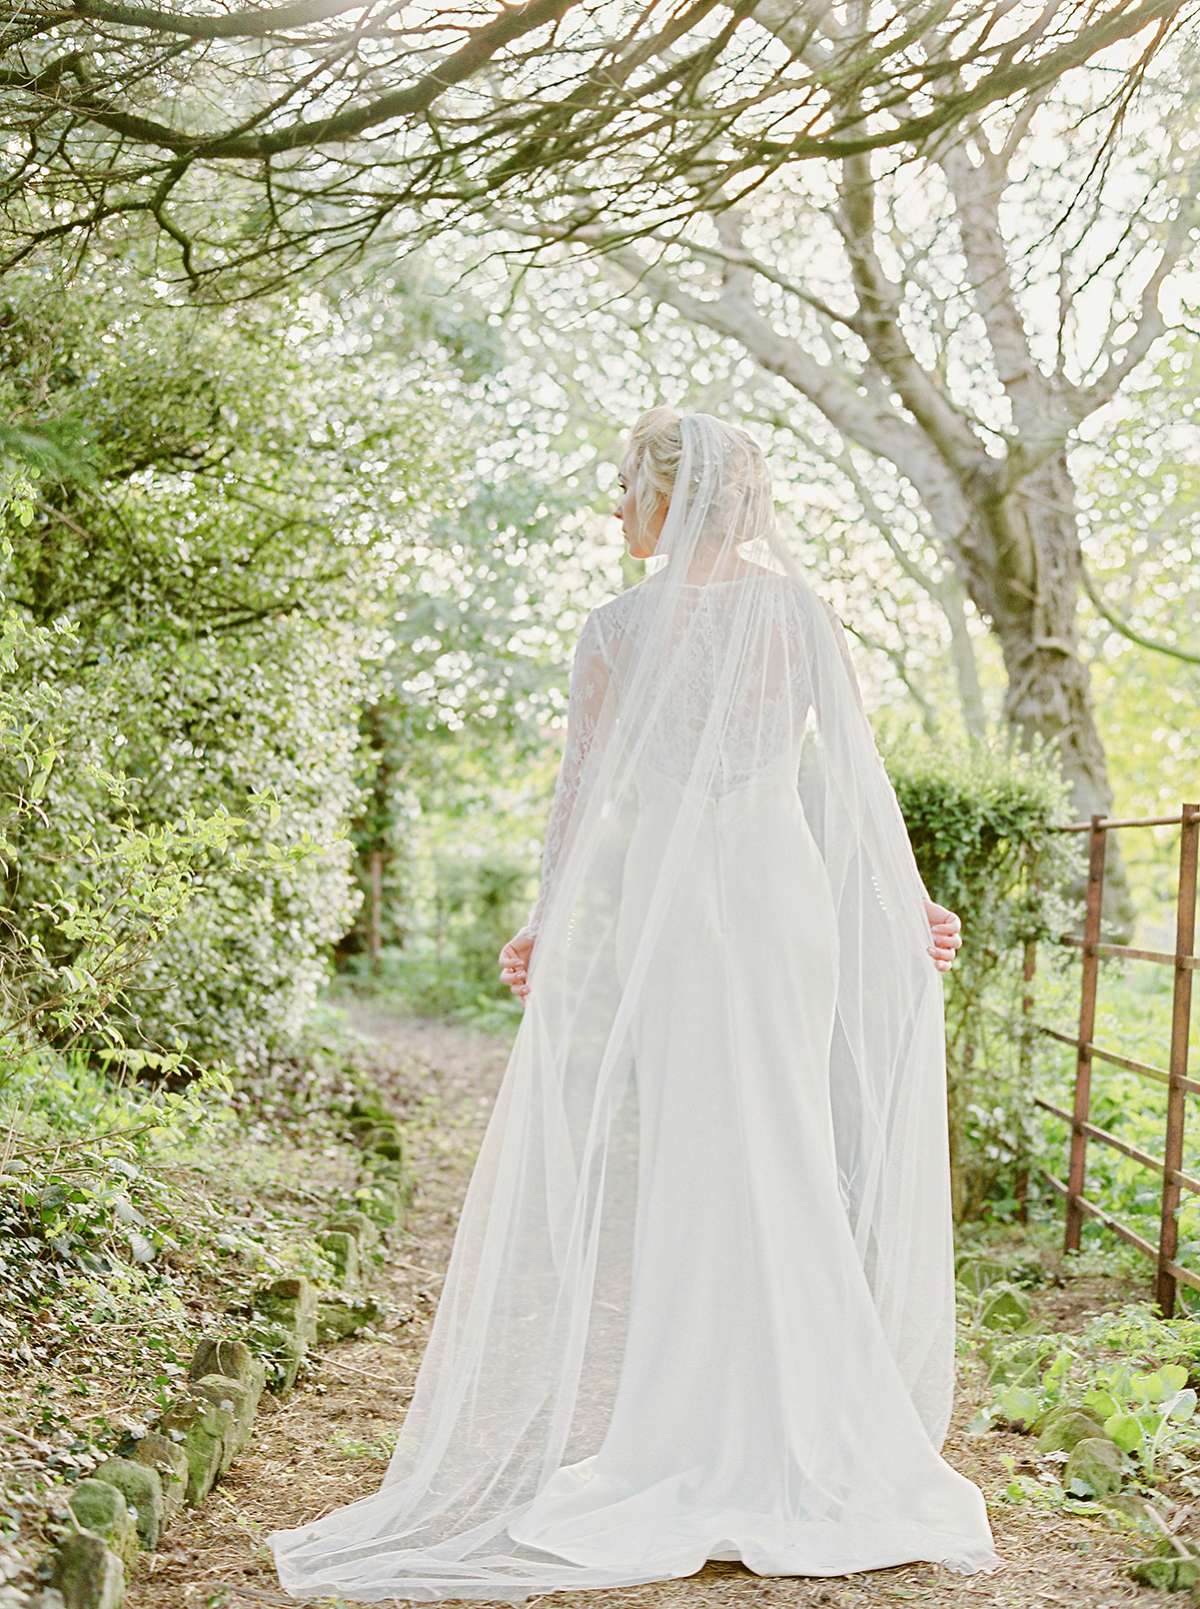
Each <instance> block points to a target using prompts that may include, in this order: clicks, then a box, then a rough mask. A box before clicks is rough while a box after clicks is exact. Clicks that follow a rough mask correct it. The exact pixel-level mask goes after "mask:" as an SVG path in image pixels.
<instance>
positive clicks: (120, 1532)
mask: <svg viewBox="0 0 1200 1609" xmlns="http://www.w3.org/2000/svg"><path fill="white" fill-rule="evenodd" d="M68 1502H69V1503H70V1505H71V1513H72V1514H74V1516H75V1518H76V1519H77V1520H78V1521H79V1523H80V1525H82V1526H83V1528H84V1530H85V1531H92V1532H94V1533H95V1535H96V1536H98V1537H99V1538H100V1540H101V1541H102V1542H103V1543H104V1545H105V1546H106V1547H108V1548H111V1549H112V1551H113V1552H114V1553H115V1554H116V1555H117V1557H118V1558H119V1559H120V1560H121V1561H122V1563H124V1564H132V1563H133V1561H134V1559H135V1558H136V1557H137V1550H138V1535H137V1516H136V1515H135V1514H131V1513H130V1512H129V1504H128V1503H127V1502H126V1501H125V1499H124V1497H123V1496H122V1494H121V1493H120V1492H119V1491H118V1490H117V1488H116V1487H115V1486H110V1485H109V1483H108V1482H107V1481H106V1480H96V1479H95V1478H92V1479H89V1480H81V1481H79V1482H77V1484H76V1485H75V1486H74V1487H72V1489H71V1496H70V1497H69V1499H68Z"/></svg>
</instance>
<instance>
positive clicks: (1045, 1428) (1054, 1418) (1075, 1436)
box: [1037, 1406, 1104, 1453]
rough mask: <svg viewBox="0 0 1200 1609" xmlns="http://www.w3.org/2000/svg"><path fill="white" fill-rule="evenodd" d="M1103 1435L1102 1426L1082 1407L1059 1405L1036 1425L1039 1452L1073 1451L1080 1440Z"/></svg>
mask: <svg viewBox="0 0 1200 1609" xmlns="http://www.w3.org/2000/svg"><path fill="white" fill-rule="evenodd" d="M1103 1436H1104V1426H1103V1425H1102V1424H1101V1423H1100V1421H1099V1420H1098V1419H1095V1418H1094V1417H1093V1416H1092V1415H1091V1414H1090V1413H1085V1412H1084V1411H1083V1409H1082V1408H1070V1407H1065V1406H1064V1407H1061V1408H1055V1409H1054V1411H1053V1412H1052V1413H1048V1414H1047V1415H1046V1417H1045V1418H1044V1419H1043V1420H1042V1422H1041V1424H1039V1426H1038V1442H1037V1448H1038V1452H1039V1453H1069V1452H1073V1451H1074V1450H1075V1448H1076V1447H1077V1446H1078V1445H1079V1443H1080V1442H1081V1441H1087V1440H1088V1439H1090V1438H1094V1437H1103Z"/></svg>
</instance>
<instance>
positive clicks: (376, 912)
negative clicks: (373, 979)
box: [367, 849, 383, 970]
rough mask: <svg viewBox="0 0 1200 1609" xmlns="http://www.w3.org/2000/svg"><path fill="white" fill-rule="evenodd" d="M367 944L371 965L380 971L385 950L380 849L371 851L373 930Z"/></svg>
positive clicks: (381, 856)
mask: <svg viewBox="0 0 1200 1609" xmlns="http://www.w3.org/2000/svg"><path fill="white" fill-rule="evenodd" d="M367 943H368V945H369V947H370V952H371V965H372V966H373V967H375V968H376V970H378V968H379V952H380V950H381V949H382V948H383V855H382V854H381V853H380V851H379V850H378V849H373V850H372V851H371V928H370V933H369V935H368V939H367Z"/></svg>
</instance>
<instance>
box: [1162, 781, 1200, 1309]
mask: <svg viewBox="0 0 1200 1609" xmlns="http://www.w3.org/2000/svg"><path fill="white" fill-rule="evenodd" d="M1180 816H1181V822H1182V825H1181V827H1180V835H1179V894H1178V898H1177V901H1176V906H1175V990H1174V998H1173V1001H1172V1007H1171V1060H1170V1062H1169V1063H1168V1068H1167V1070H1168V1072H1169V1073H1170V1075H1171V1083H1170V1086H1169V1088H1168V1090H1167V1143H1166V1148H1165V1151H1164V1156H1163V1160H1164V1162H1165V1164H1166V1167H1165V1169H1164V1172H1163V1193H1162V1224H1161V1227H1160V1229H1159V1236H1158V1282H1157V1287H1156V1291H1155V1294H1156V1296H1157V1299H1158V1305H1159V1307H1160V1308H1161V1309H1162V1314H1163V1317H1164V1318H1171V1317H1172V1315H1173V1314H1174V1312H1175V1276H1174V1274H1173V1273H1172V1272H1171V1264H1172V1263H1173V1262H1174V1261H1175V1256H1176V1253H1177V1252H1178V1250H1179V1178H1178V1174H1179V1170H1180V1169H1181V1168H1182V1167H1183V1128H1184V1100H1185V1097H1186V1093H1187V1092H1186V1090H1185V1088H1184V1086H1183V1083H1182V1080H1183V1079H1185V1078H1186V1077H1187V1070H1188V1030H1189V1028H1190V1026H1191V1020H1192V969H1191V968H1190V967H1188V966H1185V965H1184V962H1185V961H1187V960H1190V959H1191V958H1192V955H1193V952H1194V948H1195V942H1196V859H1197V848H1198V847H1200V819H1198V807H1197V806H1196V805H1194V804H1185V805H1184V806H1183V809H1182V811H1181V813H1180Z"/></svg>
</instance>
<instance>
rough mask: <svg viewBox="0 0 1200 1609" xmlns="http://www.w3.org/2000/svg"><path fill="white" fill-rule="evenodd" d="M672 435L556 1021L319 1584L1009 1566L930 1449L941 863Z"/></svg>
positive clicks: (367, 1587) (561, 959)
mask: <svg viewBox="0 0 1200 1609" xmlns="http://www.w3.org/2000/svg"><path fill="white" fill-rule="evenodd" d="M685 425H688V426H690V431H689V433H688V435H686V436H685V443H687V444H688V445H690V449H691V454H692V461H691V465H690V469H689V478H688V480H687V481H686V482H685V484H686V485H687V486H688V488H689V496H688V498H687V499H679V498H677V499H673V501H672V509H671V514H670V515H669V516H668V522H667V526H666V527H665V528H664V538H665V539H666V540H665V541H664V542H660V550H662V549H663V547H664V546H665V547H666V549H667V551H668V552H669V554H670V563H669V564H668V566H667V568H666V570H665V571H662V572H660V573H659V574H657V575H655V576H654V577H652V578H651V579H650V580H648V581H646V582H644V583H642V584H641V585H640V586H639V587H637V588H634V589H632V590H631V591H629V592H627V593H624V594H622V595H621V596H620V597H618V598H617V599H615V600H614V601H613V602H612V603H611V604H608V605H606V606H605V607H604V608H602V609H600V610H598V611H596V612H595V613H594V614H593V615H592V616H591V617H590V618H589V620H588V622H587V625H586V627H585V629H584V633H583V637H582V639H581V643H580V648H579V651H578V654H577V658H576V668H575V673H574V678H573V683H572V708H571V721H570V728H569V738H568V750H567V754H566V756H565V758H564V763H563V768H562V773H561V776H560V781H559V787H558V791H557V794H556V801H555V806H554V812H553V816H552V821H551V827H550V832H549V836H548V841H547V851H546V857H545V862H544V874H543V887H542V892H541V895H540V897H539V902H538V906H537V908H536V911H535V916H534V922H535V925H536V931H537V934H538V937H537V942H536V946H535V952H534V954H535V964H534V968H533V971H532V974H531V978H532V993H531V997H530V1006H529V1009H528V1011H527V1013H526V1017H525V1021H524V1022H523V1024H522V1028H521V1032H520V1034H519V1036H518V1040H517V1044H516V1046H515V1048H514V1052H513V1058H512V1062H511V1064H510V1067H509V1071H508V1074H507V1077H506V1079H505V1083H504V1086H503V1088H502V1090H501V1094H500V1097H499V1100H498V1103H497V1109H496V1113H495V1115H494V1118H493V1121H492V1124H491V1126H490V1127H489V1131H488V1135H487V1138H486V1140H485V1144H484V1148H483V1151H482V1153H481V1156H480V1161H479V1165H478V1168H477V1171H476V1175H475V1178H474V1180H473V1181H472V1185H471V1190H470V1193H469V1196H468V1200H467V1204H466V1206H465V1208H464V1213H463V1219H462V1224H461V1227H460V1231H459V1236H458V1240H457V1242H456V1247H455V1253H454V1258H453V1261H452V1264H451V1270H450V1274H449V1276H448V1280H447V1284H446V1288H445V1292H444V1294H443V1298H442V1302H441V1305H440V1307H439V1312H438V1317H437V1322H436V1326H435V1332H434V1335H433V1337H432V1339H431V1342H430V1346H429V1349H428V1353H427V1356H426V1360H425V1362H424V1364H423V1366H422V1371H421V1378H420V1381H419V1383H418V1390H417V1394H416V1396H415V1398H414V1402H413V1406H412V1408H411V1410H410V1413H409V1417H408V1420H407V1421H406V1424H405V1427H404V1433H403V1435H402V1437H401V1440H400V1442H399V1444H398V1446H397V1450H396V1455H395V1459H394V1462H393V1467H392V1470H391V1471H390V1472H389V1476H388V1480H387V1482H386V1483H385V1485H384V1487H383V1488H382V1490H381V1491H380V1492H379V1493H378V1494H376V1496H374V1497H371V1498H367V1499H364V1500H363V1501H362V1502H360V1503H356V1504H353V1505H351V1506H350V1507H349V1508H346V1509H343V1510H339V1511H336V1512H335V1513H333V1514H330V1515H327V1516H325V1517H324V1518H323V1519H321V1520H318V1521H316V1522H315V1523H314V1524H312V1525H310V1526H306V1527H301V1528H300V1529H298V1530H295V1531H291V1532H286V1533H281V1534H280V1535H278V1536H276V1537H275V1538H273V1543H274V1546H275V1551H276V1557H277V1562H278V1566H279V1573H280V1579H281V1581H282V1583H283V1585H284V1586H285V1587H286V1588H287V1589H288V1590H289V1591H291V1592H294V1593H296V1594H298V1595H299V1594H318V1593H322V1592H328V1593H334V1592H336V1593H338V1594H340V1595H341V1596H343V1597H347V1598H351V1599H353V1598H358V1599H360V1600H368V1601H376V1600H378V1599H381V1598H385V1597H386V1598H409V1599H425V1600H432V1599H441V1598H469V1597H476V1598H490V1599H500V1598H521V1597H525V1596H528V1595H530V1594H533V1593H544V1592H551V1591H556V1590H564V1589H569V1588H572V1587H610V1586H619V1585H628V1584H634V1583H638V1582H644V1581H650V1580H658V1579H665V1578H670V1577H677V1576H684V1575H688V1574H691V1573H692V1572H694V1571H696V1570H697V1569H699V1568H700V1567H701V1566H702V1565H703V1563H704V1561H705V1560H706V1559H740V1560H742V1561H744V1563H745V1564H746V1565H747V1566H748V1567H749V1568H750V1569H751V1570H753V1571H756V1572H758V1573H759V1574H763V1575H837V1574H843V1573H848V1572H852V1571H860V1570H868V1569H874V1568H880V1567H884V1566H888V1565H895V1564H901V1563H905V1562H908V1561H912V1560H930V1561H935V1562H944V1563H946V1564H948V1565H950V1566H952V1567H953V1568H955V1569H958V1570H962V1571H971V1570H977V1569H986V1568H989V1567H991V1566H992V1565H993V1564H994V1563H995V1554H994V1551H993V1547H992V1539H991V1534H990V1531H989V1528H988V1522H987V1515H986V1511H985V1508H984V1503H983V1499H982V1497H981V1495H980V1493H979V1491H978V1490H977V1488H976V1487H975V1486H973V1485H972V1484H971V1483H970V1482H969V1481H967V1480H965V1479H964V1478H963V1477H962V1476H960V1475H959V1474H957V1473H956V1472H955V1471H954V1470H953V1469H951V1468H950V1466H949V1465H947V1464H946V1463H945V1462H944V1461H943V1460H942V1459H941V1457H940V1455H939V1451H938V1448H939V1445H940V1441H941V1438H942V1435H943V1433H944V1430H945V1425H946V1421H947V1418H948V1414H949V1406H950V1392H951V1388H952V1368H953V1286H952V1272H951V1240H950V1220H949V1208H948V1190H947V1160H946V1139H945V1094H944V1075H943V1068H942V1060H941V1038H940V1036H941V999H940V981H939V979H938V977H937V974H936V972H935V970H934V968H933V966H932V963H931V962H930V960H929V957H928V955H927V953H926V948H925V947H926V944H927V941H928V933H927V929H926V928H925V926H924V915H923V909H922V903H921V900H922V890H921V886H920V881H919V878H918V876H917V874H916V870H915V866H914V865H913V863H912V856H911V851H910V850H909V849H908V845H907V839H906V837H905V835H904V831H903V826H902V824H901V823H900V820H899V816H898V812H897V811H896V808H895V802H894V797H893V796H892V795H891V791H890V788H889V787H888V784H887V782H886V778H885V777H884V776H883V773H882V769H881V767H880V766H879V764H878V761H877V758H876V757H875V755H874V749H873V745H872V743H871V740H870V733H869V728H867V726H866V722H865V718H864V717H863V715H862V711H861V707H860V705H859V703H858V700H857V691H856V687H855V685H854V682H853V675H852V672H850V671H849V670H848V668H847V667H848V662H847V659H846V656H845V652H844V645H843V643H842V641H841V638H840V633H839V631H838V629H837V628H836V625H835V624H834V623H832V622H831V621H830V619H829V617H828V616H827V614H826V612H825V611H824V610H823V608H822V607H821V606H820V605H819V604H818V603H817V601H816V600H815V598H814V597H813V595H812V594H811V592H809V591H808V589H807V588H806V587H805V586H804V585H803V583H802V582H801V581H799V580H798V579H797V578H795V577H793V576H790V575H788V574H787V573H786V572H785V571H784V570H783V569H782V568H781V567H780V566H778V565H776V566H773V567H771V568H769V569H764V568H762V567H761V566H757V565H755V564H753V563H751V562H748V560H747V557H746V550H747V546H748V542H749V539H750V536H753V537H755V538H761V537H762V536H763V535H764V532H765V529H766V526H767V524H768V521H769V514H768V513H765V512H764V511H763V496H764V494H763V490H762V484H761V482H762V478H763V476H762V471H761V470H760V468H759V461H758V460H757V459H756V458H755V457H754V455H753V452H752V451H749V450H747V449H746V448H744V446H743V445H742V444H743V443H744V442H745V440H746V438H744V437H742V436H741V433H740V432H738V433H734V432H730V431H728V427H723V426H717V425H716V422H715V421H705V420H704V419H703V418H701V419H700V420H695V421H685ZM721 432H727V436H725V435H722V434H721ZM727 438H734V439H733V441H732V445H730V441H729V439H727ZM739 454H741V455H742V456H741V457H739ZM685 457H686V454H685ZM747 465H748V466H749V467H747ZM714 466H715V467H714ZM683 473H684V471H683V469H682V468H681V476H682V475H683ZM705 474H707V475H708V477H709V478H708V481H707V482H705V479H704V476H705ZM747 484H749V490H747V489H746V488H747ZM706 486H707V490H706ZM731 487H732V488H733V493H731V492H730V488H731ZM768 491H769V487H768ZM734 494H736V497H735V501H737V500H738V499H740V501H737V508H738V512H737V515H736V517H735V518H733V519H732V520H731V518H730V512H729V510H730V500H731V496H733V495H734ZM677 501H679V502H680V503H681V506H680V507H679V508H677V507H676V503H677ZM718 515H719V516H720V528H721V529H722V530H725V531H726V532H727V533H729V534H726V535H725V536H724V538H723V539H722V540H720V541H713V540H712V538H711V532H712V531H713V529H714V525H715V523H716V517H717V516H718ZM706 532H707V533H710V535H709V538H708V540H707V545H706ZM748 533H749V535H748ZM760 556H761V555H760ZM672 572H674V573H672ZM697 574H698V575H699V576H700V577H701V579H700V580H699V581H696V580H689V579H687V578H688V577H689V576H696V575H697Z"/></svg>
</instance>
